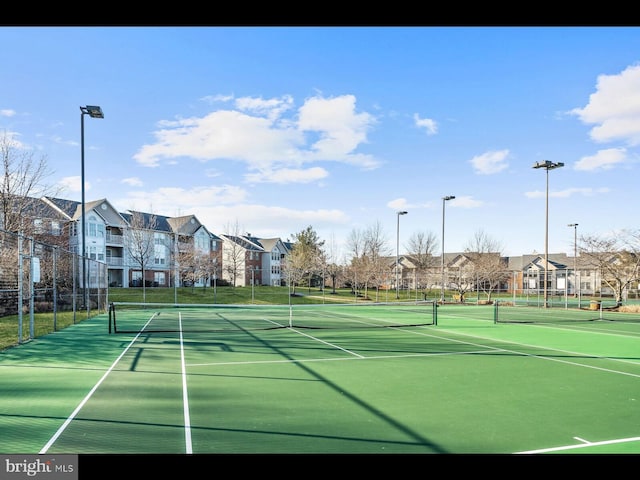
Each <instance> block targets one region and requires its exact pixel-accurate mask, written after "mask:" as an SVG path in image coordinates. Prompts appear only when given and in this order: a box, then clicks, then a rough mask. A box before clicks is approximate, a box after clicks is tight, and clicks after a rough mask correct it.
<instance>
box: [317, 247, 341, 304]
mask: <svg viewBox="0 0 640 480" xmlns="http://www.w3.org/2000/svg"><path fill="white" fill-rule="evenodd" d="M338 255H339V253H338V247H337V244H336V241H335V237H334V236H332V237H331V239H330V240H329V245H327V247H326V248H325V249H324V256H323V258H324V266H325V273H326V274H327V275H328V276H329V278H330V279H331V292H332V293H336V286H337V283H338V282H339V281H340V280H341V278H342V276H343V275H344V268H343V265H341V264H340V261H339V259H338ZM322 288H324V285H323V286H322Z"/></svg>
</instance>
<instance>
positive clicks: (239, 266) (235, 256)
mask: <svg viewBox="0 0 640 480" xmlns="http://www.w3.org/2000/svg"><path fill="white" fill-rule="evenodd" d="M225 231H226V232H228V233H227V234H225V235H224V236H225V237H227V238H226V239H225V241H224V243H223V245H224V246H223V254H222V255H223V258H222V269H223V271H224V272H225V273H227V275H228V278H229V283H230V284H231V286H233V287H235V286H237V285H236V282H237V279H238V275H239V274H240V273H242V272H244V265H245V249H244V248H242V246H241V245H240V244H238V241H237V240H239V239H240V236H241V232H240V226H239V225H238V221H237V220H236V222H235V224H234V225H231V224H227V226H226V227H225Z"/></svg>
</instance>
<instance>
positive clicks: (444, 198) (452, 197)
mask: <svg viewBox="0 0 640 480" xmlns="http://www.w3.org/2000/svg"><path fill="white" fill-rule="evenodd" d="M454 198H456V197H455V196H453V195H447V196H446V197H442V242H441V243H442V257H441V267H442V290H441V293H440V302H441V303H444V205H445V203H446V202H447V201H448V200H453V199H454Z"/></svg>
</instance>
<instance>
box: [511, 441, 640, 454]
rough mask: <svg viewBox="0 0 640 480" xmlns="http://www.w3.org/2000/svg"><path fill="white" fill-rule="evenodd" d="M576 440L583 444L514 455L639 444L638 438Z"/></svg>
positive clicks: (528, 451)
mask: <svg viewBox="0 0 640 480" xmlns="http://www.w3.org/2000/svg"><path fill="white" fill-rule="evenodd" d="M574 438H575V439H576V440H579V441H581V442H583V443H581V444H577V445H565V446H562V447H551V448H541V449H538V450H527V451H524V452H515V455H523V454H536V453H549V452H560V451H563V450H574V449H577V448H587V447H598V446H600V445H614V444H617V443H628V442H640V437H629V438H619V439H615V440H604V441H601V442H589V441H587V440H583V439H581V438H578V437H574Z"/></svg>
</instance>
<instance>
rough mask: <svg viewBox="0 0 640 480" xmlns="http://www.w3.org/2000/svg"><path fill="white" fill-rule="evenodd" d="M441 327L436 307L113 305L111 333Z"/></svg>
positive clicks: (410, 304)
mask: <svg viewBox="0 0 640 480" xmlns="http://www.w3.org/2000/svg"><path fill="white" fill-rule="evenodd" d="M436 324H437V305H436V303H435V302H433V301H414V302H389V303H367V304H351V303H350V304H305V305H253V304H250V305H235V304H234V305H231V304H166V303H136V302H112V303H111V304H110V306H109V332H110V333H138V332H149V333H151V332H178V331H202V332H211V331H228V330H271V329H277V328H312V329H314V328H315V329H320V328H326V329H329V328H341V329H347V328H376V327H386V328H389V327H396V328H397V327H411V326H423V325H436Z"/></svg>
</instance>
